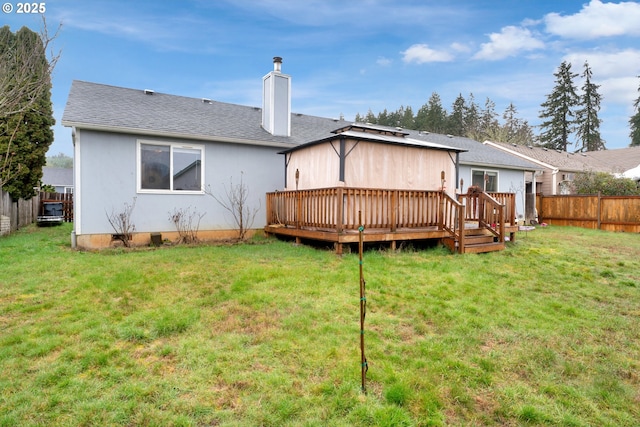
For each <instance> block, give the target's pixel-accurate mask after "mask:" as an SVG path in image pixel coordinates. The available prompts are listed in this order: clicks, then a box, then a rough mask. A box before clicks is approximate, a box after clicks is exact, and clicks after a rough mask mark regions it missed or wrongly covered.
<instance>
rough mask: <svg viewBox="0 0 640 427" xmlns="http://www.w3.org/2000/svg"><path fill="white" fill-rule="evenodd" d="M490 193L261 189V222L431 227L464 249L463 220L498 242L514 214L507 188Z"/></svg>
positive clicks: (340, 227) (330, 227) (340, 228)
mask: <svg viewBox="0 0 640 427" xmlns="http://www.w3.org/2000/svg"><path fill="white" fill-rule="evenodd" d="M492 196H493V197H492ZM492 196H490V195H488V194H486V193H479V194H477V195H474V196H470V195H458V200H456V199H455V198H453V197H451V196H449V195H448V194H447V193H445V192H442V191H423V190H390V189H372V188H351V187H332V188H321V189H312V190H298V191H277V192H273V193H267V206H266V207H267V224H269V225H276V224H280V225H284V226H287V227H293V228H297V229H302V228H305V229H316V230H326V231H335V232H338V233H342V232H344V231H349V230H357V229H358V227H360V225H362V226H364V227H365V229H386V230H390V231H391V232H396V231H397V230H398V229H417V228H429V227H437V228H438V229H439V230H446V231H447V232H448V233H449V234H450V235H451V236H452V237H455V239H456V240H457V241H458V242H459V246H460V247H461V248H464V233H463V232H462V231H463V230H464V229H465V223H466V222H476V221H477V222H478V227H482V228H487V229H488V230H490V231H491V232H492V233H493V234H494V235H496V236H497V237H498V239H499V240H500V241H504V231H505V230H504V226H505V220H506V219H507V218H511V215H513V217H515V198H514V197H513V195H512V194H510V193H493V195H492ZM360 218H361V220H362V224H360ZM507 221H508V220H507Z"/></svg>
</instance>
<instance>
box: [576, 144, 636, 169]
mask: <svg viewBox="0 0 640 427" xmlns="http://www.w3.org/2000/svg"><path fill="white" fill-rule="evenodd" d="M586 154H587V156H590V157H592V158H593V159H594V160H596V161H598V162H599V163H600V164H601V165H604V166H605V167H608V168H609V170H608V172H614V173H620V172H624V171H628V170H630V169H633V168H635V167H637V166H638V165H640V147H627V148H616V149H613V150H602V151H590V152H588V153H586Z"/></svg>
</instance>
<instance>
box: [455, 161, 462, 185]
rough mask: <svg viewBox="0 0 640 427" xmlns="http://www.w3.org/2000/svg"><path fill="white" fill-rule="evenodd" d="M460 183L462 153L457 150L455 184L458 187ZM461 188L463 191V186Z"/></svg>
mask: <svg viewBox="0 0 640 427" xmlns="http://www.w3.org/2000/svg"><path fill="white" fill-rule="evenodd" d="M459 185H460V153H459V152H456V185H455V188H456V189H458V186H459ZM459 190H460V192H461V193H462V188H460V189H459ZM454 192H455V190H454Z"/></svg>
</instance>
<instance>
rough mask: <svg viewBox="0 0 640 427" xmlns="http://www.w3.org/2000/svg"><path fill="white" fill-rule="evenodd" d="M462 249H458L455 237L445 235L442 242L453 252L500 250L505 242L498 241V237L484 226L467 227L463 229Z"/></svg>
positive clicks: (469, 252)
mask: <svg viewBox="0 0 640 427" xmlns="http://www.w3.org/2000/svg"><path fill="white" fill-rule="evenodd" d="M464 233H465V234H464V249H463V251H462V252H461V251H460V250H459V247H460V245H459V242H458V239H457V238H455V237H445V238H444V239H442V243H443V244H444V245H445V246H446V247H448V248H449V250H450V251H451V252H454V253H464V254H473V253H476V254H477V253H484V252H494V251H501V250H504V248H505V243H504V242H500V241H498V238H497V237H496V236H495V235H494V234H493V233H492V232H491V231H489V230H487V229H485V228H468V229H466V230H465V231H464Z"/></svg>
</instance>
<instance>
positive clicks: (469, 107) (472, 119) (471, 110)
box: [460, 93, 481, 138]
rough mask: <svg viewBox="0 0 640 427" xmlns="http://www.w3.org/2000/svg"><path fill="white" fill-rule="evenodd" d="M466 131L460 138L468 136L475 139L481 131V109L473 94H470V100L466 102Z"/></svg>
mask: <svg viewBox="0 0 640 427" xmlns="http://www.w3.org/2000/svg"><path fill="white" fill-rule="evenodd" d="M463 122H464V130H463V132H462V133H461V134H460V136H466V137H469V138H474V136H475V134H476V133H477V132H478V130H479V129H480V126H481V124H480V107H479V106H478V104H477V103H476V98H475V96H473V93H470V94H469V98H468V99H466V100H465V108H464V120H463Z"/></svg>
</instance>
